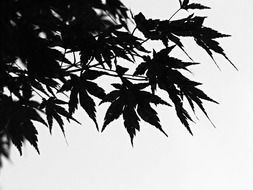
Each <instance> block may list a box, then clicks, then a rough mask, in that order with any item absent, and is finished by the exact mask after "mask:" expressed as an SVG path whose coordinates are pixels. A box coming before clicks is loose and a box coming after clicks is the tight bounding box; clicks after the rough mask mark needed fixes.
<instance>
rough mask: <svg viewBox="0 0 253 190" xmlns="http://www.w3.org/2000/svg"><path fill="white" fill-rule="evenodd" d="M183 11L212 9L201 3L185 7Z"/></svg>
mask: <svg viewBox="0 0 253 190" xmlns="http://www.w3.org/2000/svg"><path fill="white" fill-rule="evenodd" d="M182 9H185V10H188V9H210V7H207V6H204V5H201V4H199V3H191V4H187V5H183V6H182Z"/></svg>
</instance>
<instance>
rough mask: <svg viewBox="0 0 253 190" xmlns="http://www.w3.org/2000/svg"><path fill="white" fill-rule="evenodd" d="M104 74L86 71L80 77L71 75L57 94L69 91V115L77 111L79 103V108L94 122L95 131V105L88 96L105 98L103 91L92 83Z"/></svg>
mask: <svg viewBox="0 0 253 190" xmlns="http://www.w3.org/2000/svg"><path fill="white" fill-rule="evenodd" d="M103 74H104V72H99V71H94V70H87V71H85V72H84V73H83V74H82V75H81V77H78V76H76V75H71V79H70V80H69V81H67V83H65V84H64V85H63V86H62V88H61V89H60V90H59V92H63V91H69V90H70V91H71V92H70V98H69V102H68V105H69V113H70V114H71V115H72V114H73V113H74V112H75V110H76V109H77V105H78V103H80V105H81V107H82V108H83V109H84V110H85V111H86V113H87V114H88V115H89V117H90V118H91V119H92V120H93V121H94V123H95V125H96V128H97V130H99V129H98V124H97V121H96V109H95V107H96V104H95V102H94V101H93V99H92V98H91V97H90V95H89V94H91V95H93V96H95V97H97V98H99V99H102V98H104V96H105V92H104V89H102V88H101V87H99V86H98V85H97V84H96V83H94V82H92V80H94V79H96V78H98V77H100V76H101V75H103Z"/></svg>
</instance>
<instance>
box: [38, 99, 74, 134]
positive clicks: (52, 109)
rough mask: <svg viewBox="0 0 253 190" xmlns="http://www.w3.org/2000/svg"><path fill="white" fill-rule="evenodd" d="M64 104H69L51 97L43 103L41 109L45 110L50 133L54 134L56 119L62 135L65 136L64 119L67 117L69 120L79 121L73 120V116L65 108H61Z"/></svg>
mask: <svg viewBox="0 0 253 190" xmlns="http://www.w3.org/2000/svg"><path fill="white" fill-rule="evenodd" d="M62 104H67V102H65V101H62V100H60V99H57V98H55V97H50V98H49V99H47V100H46V99H44V100H43V101H42V103H41V105H40V109H45V113H46V116H47V122H48V125H49V131H50V133H52V126H53V119H55V121H56V122H57V123H58V125H59V126H60V128H61V131H62V133H63V134H64V136H65V130H64V127H63V125H64V122H63V120H62V117H65V118H66V119H67V120H69V119H71V120H73V121H76V122H78V121H77V120H76V119H75V118H73V117H72V116H71V114H70V113H69V112H67V111H66V110H65V108H64V107H62V106H60V105H62Z"/></svg>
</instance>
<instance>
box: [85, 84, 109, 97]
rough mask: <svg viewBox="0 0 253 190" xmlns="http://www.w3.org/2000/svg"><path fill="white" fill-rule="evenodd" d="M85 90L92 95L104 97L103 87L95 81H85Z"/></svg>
mask: <svg viewBox="0 0 253 190" xmlns="http://www.w3.org/2000/svg"><path fill="white" fill-rule="evenodd" d="M85 88H86V90H87V91H88V92H89V93H90V94H91V95H93V96H95V97H97V98H99V99H103V98H104V97H105V91H104V89H103V88H101V87H99V86H98V85H97V84H96V83H94V82H90V81H86V82H85Z"/></svg>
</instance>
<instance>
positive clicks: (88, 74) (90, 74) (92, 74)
mask: <svg viewBox="0 0 253 190" xmlns="http://www.w3.org/2000/svg"><path fill="white" fill-rule="evenodd" d="M104 74H105V73H104V72H102V71H95V70H90V69H89V70H87V71H85V72H84V73H83V74H82V77H83V78H85V79H86V80H95V79H97V78H98V77H101V76H102V75H104Z"/></svg>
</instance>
